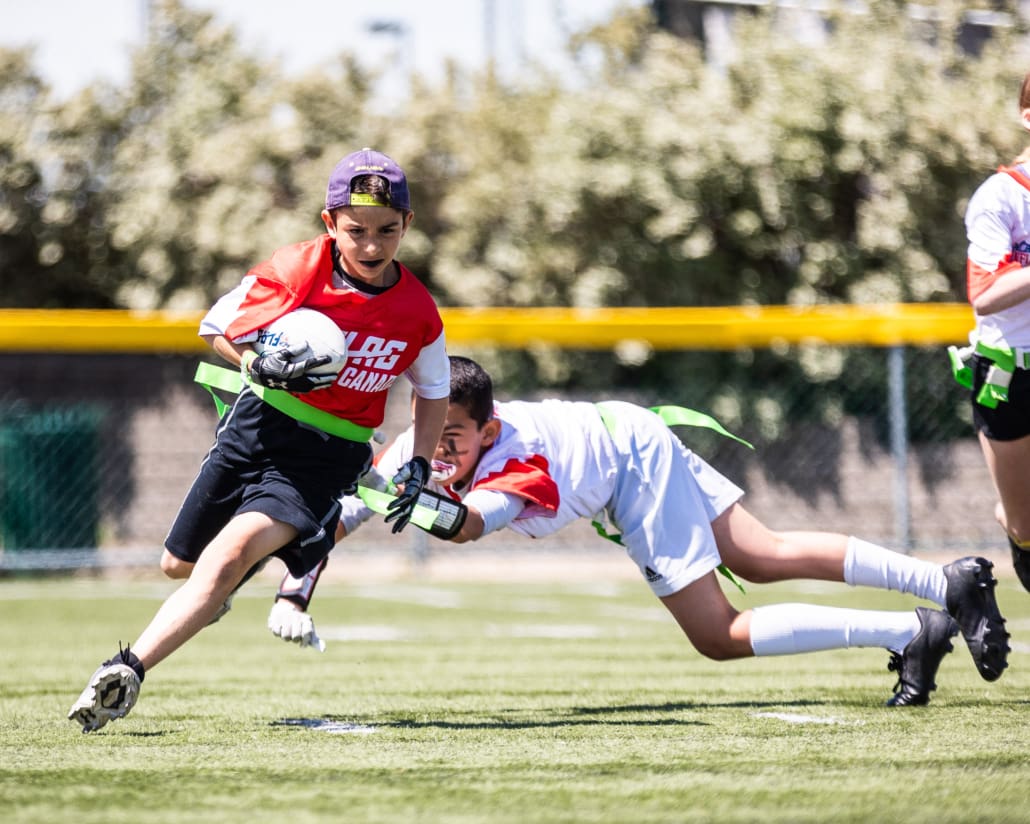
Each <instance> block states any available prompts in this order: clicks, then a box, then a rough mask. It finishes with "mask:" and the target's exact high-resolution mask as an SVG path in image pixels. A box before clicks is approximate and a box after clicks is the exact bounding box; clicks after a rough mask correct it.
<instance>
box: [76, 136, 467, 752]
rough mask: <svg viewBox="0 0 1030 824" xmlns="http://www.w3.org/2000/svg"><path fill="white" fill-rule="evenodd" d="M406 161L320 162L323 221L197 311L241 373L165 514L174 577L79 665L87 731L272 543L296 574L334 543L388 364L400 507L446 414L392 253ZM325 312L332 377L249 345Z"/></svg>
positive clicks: (432, 349) (209, 336) (219, 607)
mask: <svg viewBox="0 0 1030 824" xmlns="http://www.w3.org/2000/svg"><path fill="white" fill-rule="evenodd" d="M413 216H414V215H413V212H412V211H411V204H410V198H409V194H408V185H407V180H406V178H405V175H404V172H403V171H402V170H401V169H400V167H398V166H397V164H396V163H395V162H394V161H393V160H391V159H390V158H389V157H387V156H386V155H383V154H380V153H379V152H374V151H372V150H370V149H363V150H361V151H359V152H355V153H353V154H351V155H348V156H347V157H345V158H344V159H343V160H342V161H340V163H339V164H338V165H337V166H336V168H335V169H334V170H333V173H332V175H331V177H330V179H329V186H328V189H327V192H326V202H325V209H324V210H323V212H322V220H323V222H324V223H325V227H326V233H325V234H324V235H322V236H320V237H318V238H316V239H314V240H311V241H307V242H304V243H298V244H295V245H292V246H288V247H285V248H283V249H280V250H278V251H277V252H275V253H274V254H273V255H272V257H271V258H270V259H269V260H267V261H265V262H264V263H261V264H259V265H258V266H255V267H254V268H253V269H252V270H251V271H250V272H248V274H247V275H246V277H245V278H244V279H243V282H242V283H241V284H240V285H239V286H238V287H237V288H236V289H234V290H233V291H231V292H230V293H229V294H227V295H225V296H224V297H223V298H221V299H220V300H219V301H218V302H217V303H216V304H215V306H214V307H212V309H211V310H210V311H209V312H208V314H207V315H206V316H205V317H204V319H203V321H202V322H201V327H200V334H201V336H202V337H204V339H205V340H207V341H208V343H209V344H210V345H211V346H212V348H213V349H214V351H215V352H217V353H218V354H219V355H221V356H222V357H223V358H225V359H226V360H227V361H229V362H230V363H231V364H233V365H235V366H239V367H240V368H241V371H242V373H243V387H242V391H241V392H240V394H239V396H238V398H237V399H236V402H235V403H234V404H233V406H232V407H231V408H230V409H229V410H228V411H227V412H226V413H225V414H224V415H223V417H222V419H221V421H220V423H219V426H218V431H217V435H216V439H215V444H214V446H213V447H212V449H211V451H210V452H209V453H208V455H207V457H206V458H205V459H204V462H203V464H202V465H201V469H200V473H199V475H198V476H197V479H196V480H195V481H194V483H193V486H192V488H191V489H190V491H189V492H188V493H187V496H186V499H185V501H184V502H183V505H182V507H181V509H180V511H179V514H178V516H177V517H176V519H175V523H173V524H172V528H171V531H170V532H169V534H168V538H167V539H166V541H165V551H164V554H163V555H162V558H161V568H162V570H163V571H164V572H165V573H166V574H167V575H168V576H169V577H172V578H184V579H186V580H185V583H184V584H183V585H182V586H181V587H180V588H179V589H178V590H176V592H174V593H172V595H171V596H169V598H168V599H167V600H166V601H165V603H164V604H163V605H162V606H161V608H160V609H159V610H158V612H157V614H156V615H155V617H154V618H153V619H152V620H151V622H150V624H149V626H148V627H147V628H146V629H145V630H144V631H143V633H142V634H141V635H140V636H139V638H138V640H137V641H136V643H135V644H133V645H132V649H131V651H130V649H129V648H128V647H127V648H125V649H124V650H120V651H119V653H118V655H116V656H114V657H113V658H111V659H109V660H108V661H105V662H104V663H103V664H102V665H101V666H100V667H99V668H98V669H97V671H96V672H95V673H94V674H93V676H92V677H91V678H90V680H89V683H88V684H87V686H86V688H85V689H84V690H83V692H82V694H81V695H80V696H79V699H78V700H77V701H76V702H75V704H74V705H73V706H72V708H71V711H70V712H69V714H68V717H69V719H71V720H73V721H75V722H76V723H78V724H80V725H81V726H82V731H83V732H91V731H94V730H97V729H99V728H100V727H102V726H104V725H105V724H106V723H107V722H108V721H111V720H113V719H115V718H121V717H123V716H124V715H126V714H127V713H128V712H129V710H131V709H132V707H133V705H134V704H135V702H136V698H137V696H138V694H139V688H140V683H141V682H142V680H143V677H144V673H145V672H146V671H148V670H150V669H151V668H152V667H154V666H155V665H156V664H158V663H159V662H160V661H162V660H163V659H165V658H166V657H168V655H170V654H171V653H172V652H174V651H175V650H176V649H178V648H179V647H180V646H182V645H183V644H184V643H185V642H186V641H188V640H189V639H190V638H192V637H193V636H194V635H195V634H196V633H197V632H199V631H200V630H201V629H203V628H204V627H205V626H206V625H208V624H209V623H212V622H213V621H215V620H217V619H218V617H220V615H221V614H223V613H224V611H225V610H226V609H227V608H228V602H229V599H231V596H232V593H233V592H234V591H235V589H236V588H238V587H239V585H240V584H241V583H242V582H243V581H244V580H245V579H246V576H247V575H248V573H249V572H250V571H253V570H255V569H256V568H258V567H259V566H260V565H261V564H263V563H264V562H265V561H266V559H267V558H268V557H269V556H271V555H276V556H277V557H279V558H282V560H283V561H284V562H285V563H286V566H287V568H288V569H289V570H290V572H291V574H293V575H297V576H302V575H304V574H306V573H307V572H309V571H310V570H312V569H313V568H314V567H316V566H318V565H319V564H320V563H321V562H322V560H323V559H324V558H325V556H326V555H327V554H328V552H329V550H330V549H331V548H332V545H333V538H334V535H333V533H334V530H335V525H336V523H337V521H338V518H339V513H340V504H339V498H340V497H341V496H342V495H346V494H349V493H352V492H353V491H354V490H355V488H356V484H357V480H358V478H359V477H360V476H361V475H362V474H364V473H365V472H366V471H367V470H368V468H369V466H370V465H371V460H372V450H371V448H370V447H369V440H370V439H371V436H372V433H373V430H374V428H375V427H377V426H379V425H380V424H381V423H382V421H383V416H384V411H385V404H386V395H387V391H388V389H389V388H390V386H391V385H392V384H393V383H394V382H395V381H396V379H397V378H398V377H399V376H400V375H402V374H403V375H405V376H406V377H407V378H408V379H409V380H410V382H411V384H412V386H413V387H414V392H415V413H414V414H415V446H414V451H413V453H412V456H411V459H410V460H408V461H407V462H406V463H404V465H403V466H402V467H401V468H400V469H399V470H398V472H397V473H396V475H395V476H394V478H393V480H394V482H395V483H397V484H401V485H402V488H403V491H402V493H401V495H400V496H398V497H397V498H396V500H395V501H394V502H393V504H392V505H391V506H392V511H391V513H390V515H389V516H388V520H390V521H392V523H393V525H394V526H393V529H394V531H395V532H397V531H399V530H400V529H402V528H403V527H404V526H405V524H407V522H408V520H409V519H410V517H411V512H412V508H413V507H414V503H415V500H416V499H417V497H418V494H419V493H420V492H421V491H422V488H423V487H424V486H425V484H426V482H427V481H428V480H429V459H430V458H431V457H432V455H433V452H434V451H435V449H436V444H437V441H438V440H439V438H440V434H441V431H442V428H443V422H444V418H445V416H446V414H447V406H448V400H447V398H448V392H449V386H450V367H449V364H448V360H447V354H446V348H445V342H444V333H443V323H442V321H441V320H440V314H439V312H438V310H437V308H436V304H435V303H434V302H433V299H432V297H431V296H430V295H429V293H428V291H427V290H426V289H425V287H424V286H423V285H422V284H421V283H420V282H419V281H418V280H417V279H416V278H415V276H414V275H412V273H411V272H410V271H408V269H406V268H405V267H404V266H402V265H401V264H400V263H398V262H396V261H395V260H394V256H395V255H396V254H397V251H398V248H399V246H400V243H401V240H402V238H403V237H404V234H405V232H406V231H407V229H408V227H409V226H410V225H411V221H412V218H413ZM302 306H303V307H308V308H311V309H316V310H318V311H320V312H322V313H323V314H325V315H328V316H329V317H330V318H331V319H332V320H333V321H335V322H336V324H337V325H338V326H339V327H340V328H341V329H342V330H343V331H344V333H345V334H346V337H347V349H348V358H347V364H346V365H345V367H344V369H343V371H342V372H341V373H340V374H339V375H338V376H336V377H334V376H323V375H315V374H310V370H312V369H315V368H316V367H318V366H321V365H323V364H324V363H325V362H326V361H327V360H328V359H327V358H305V359H300V358H299V353H298V351H297V350H295V349H289V350H278V351H274V352H269V353H266V354H263V355H260V356H259V355H258V354H257V352H256V351H255V350H254V349H253V347H252V345H251V344H252V343H253V341H255V340H256V338H257V334H258V330H259V329H261V328H262V327H264V326H266V325H267V324H269V323H270V322H272V321H274V320H275V319H277V318H279V317H281V316H282V315H284V314H286V313H287V312H290V311H291V310H293V309H296V308H298V307H302Z"/></svg>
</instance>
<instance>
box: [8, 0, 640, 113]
mask: <svg viewBox="0 0 1030 824" xmlns="http://www.w3.org/2000/svg"><path fill="white" fill-rule="evenodd" d="M186 2H187V5H189V6H192V7H193V8H197V9H203V10H205V11H210V12H213V13H214V14H215V15H216V17H217V18H218V19H219V20H220V21H222V22H224V23H227V24H229V25H232V26H233V27H234V28H236V29H237V31H238V32H239V33H240V35H241V39H242V42H243V44H244V46H245V47H247V48H248V49H254V50H257V51H259V52H260V53H263V54H265V55H266V56H270V57H271V56H274V57H278V58H280V59H281V60H282V64H283V67H284V69H285V70H286V72H287V73H289V74H293V73H295V72H298V71H302V70H304V69H306V68H309V67H311V66H313V65H316V64H317V63H318V62H319V61H322V60H324V59H327V58H329V57H331V56H333V55H335V54H337V53H339V52H340V51H351V52H353V53H354V54H355V55H356V56H357V58H358V60H359V61H360V62H362V64H363V65H367V66H368V67H370V68H371V67H372V65H373V59H374V58H373V57H372V55H375V56H376V58H378V59H379V60H380V61H381V60H382V55H383V54H384V53H386V54H390V53H391V50H395V53H396V54H397V55H398V56H400V55H405V57H404V59H405V60H406V61H407V63H406V64H403V63H402V65H406V66H408V67H410V68H412V69H414V70H416V71H418V72H419V73H420V74H421V75H422V76H423V77H425V78H426V79H428V80H430V81H434V80H437V79H439V78H440V77H441V76H442V67H443V65H444V61H445V60H446V59H452V60H454V61H456V62H458V63H460V64H461V65H464V66H467V67H477V66H481V65H483V63H484V61H485V60H486V57H487V55H488V54H490V53H491V52H492V53H493V55H494V58H495V60H496V62H497V65H498V66H499V67H500V69H501V71H502V72H511V71H517V69H518V67H519V65H521V64H522V63H523V62H524V61H525V60H526V59H532V60H534V61H538V62H542V63H544V64H546V65H548V66H550V67H553V68H560V67H561V65H562V60H563V58H562V46H563V44H564V42H565V40H566V35H567V33H568V32H570V31H576V30H580V29H582V28H585V27H587V26H589V25H590V24H592V23H596V22H600V21H603V20H605V19H607V17H609V16H610V15H611V13H612V12H613V11H614V10H615V9H616V8H617V7H619V6H641V5H645V4H646V3H645V2H644V0H371V2H357V1H356V0H186ZM147 6H148V2H147V0H45V2H38V1H37V2H33V1H32V0H0V46H6V47H11V46H14V47H21V46H29V45H33V46H34V47H35V61H34V66H35V68H36V70H37V71H39V73H40V74H41V75H42V76H43V77H44V79H45V80H46V81H47V82H48V83H49V84H50V86H51V88H52V89H53V91H54V93H55V94H56V95H57V96H58V97H59V98H62V99H63V98H66V97H68V96H69V95H71V94H73V93H75V92H76V91H78V90H79V89H80V88H82V87H83V86H86V85H89V84H90V83H91V82H92V81H94V80H97V79H106V80H110V81H113V82H115V83H120V82H123V81H124V80H125V79H126V78H127V76H128V71H129V54H130V52H131V49H132V48H133V47H135V46H136V45H138V44H139V43H140V42H141V40H142V37H143V31H144V21H145V18H146V8H147ZM491 10H492V12H491ZM490 20H492V21H493V25H492V26H490V25H488V21H490ZM376 23H386V24H388V25H387V31H386V32H385V33H376V32H374V31H372V27H373V24H376ZM488 32H492V33H493V36H492V37H488V36H487V33H488ZM363 50H364V51H365V52H366V53H367V54H368V55H369V57H368V62H366V61H365V59H363V57H362V52H363ZM384 83H389V78H385V79H384ZM384 91H386V92H389V88H387V89H385V90H384ZM394 91H399V89H395V90H394Z"/></svg>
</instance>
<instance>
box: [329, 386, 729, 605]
mask: <svg viewBox="0 0 1030 824" xmlns="http://www.w3.org/2000/svg"><path fill="white" fill-rule="evenodd" d="M605 406H606V409H607V410H608V411H609V412H610V414H611V417H612V420H613V426H612V431H609V430H608V428H607V427H606V425H605V423H604V421H603V420H602V418H601V414H600V412H599V411H598V408H597V406H596V405H595V404H592V403H583V402H573V401H561V400H545V401H539V402H526V401H510V402H506V403H496V404H495V405H494V415H495V417H496V418H498V419H499V420H500V421H501V433H500V436H499V437H498V438H497V440H496V441H495V442H494V443H493V445H492V446H491V447H490V448H489V449H487V450H485V451H484V452H483V453H482V455H481V457H480V461H479V464H478V465H477V466H476V469H475V471H474V473H473V477H472V479H471V480H470V482H469V483H467V484H466V485H464V486H463V487H462V488H461V489H454V488H451V487H444V486H442V485H440V484H438V483H436V482H431V483H430V487H431V488H432V489H433V490H434V491H436V492H439V493H441V494H444V495H449V496H450V497H451V498H453V499H455V500H464V499H465V498H466V497H467V496H469V495H472V493H475V492H477V491H479V490H491V491H494V492H502V493H506V494H508V495H512V496H516V497H517V498H519V499H521V501H522V502H523V506H522V507H521V510H520V509H519V508H518V507H516V508H514V509H512V510H509V513H508V519H507V521H506V522H504V523H499V524H496V525H495V526H496V528H500V527H503V526H507V527H508V528H509V529H512V530H514V531H515V532H518V533H520V534H522V535H527V536H529V537H532V538H537V537H542V536H545V535H549V534H551V533H553V532H556V531H558V530H559V529H561V528H562V527H564V526H567V525H568V524H569V523H571V522H572V521H575V520H577V519H578V518H598V519H605V520H608V521H610V525H607V524H606V526H607V528H608V530H609V531H612V530H615V531H617V532H618V533H619V534H621V536H622V538H621V540H622V543H623V545H624V546H625V547H626V551H627V552H628V553H629V555H630V557H631V558H632V559H633V560H634V561H635V562H636V563H637V565H638V567H639V568H640V570H641V573H642V574H643V575H644V576H645V577H646V578H647V580H648V583H649V584H650V586H651V587H652V589H653V590H654V592H655V593H656V594H657V595H659V596H662V595H669V594H671V593H673V592H677V591H678V590H679V589H682V588H683V587H684V586H686V585H687V584H689V583H692V582H693V581H695V580H697V579H698V578H700V577H701V576H702V575H704V574H705V573H707V572H710V571H711V570H713V569H715V568H716V567H717V566H718V565H719V563H720V558H719V553H718V550H717V548H716V546H715V538H714V536H713V534H712V530H711V522H712V521H713V520H714V519H715V518H716V517H718V516H719V515H720V514H722V512H724V511H725V510H726V509H727V508H729V507H730V506H731V505H732V504H733V503H735V502H736V501H737V500H739V499H740V498H741V497H742V496H743V494H744V493H743V492H742V490H741V489H740V488H739V487H737V486H736V485H734V484H733V483H731V482H730V481H729V480H727V479H726V478H724V477H723V476H722V475H720V474H719V473H718V472H717V471H716V470H715V469H713V468H712V467H711V466H709V465H708V464H707V463H705V462H704V461H703V460H701V458H699V457H698V456H697V455H695V454H694V453H693V452H691V451H690V450H689V449H687V448H686V447H685V446H683V444H682V443H680V441H679V440H678V439H677V438H676V436H675V435H674V434H673V432H672V431H671V430H670V429H669V428H668V427H667V426H666V425H665V424H664V423H663V422H662V420H661V418H659V417H658V416H657V415H656V414H655V413H653V412H651V411H650V410H647V409H643V408H641V407H639V406H634V405H633V404H628V403H620V402H607V403H606V404H605ZM412 443H413V432H412V430H411V429H409V430H407V431H406V432H405V433H404V434H402V435H401V436H400V437H399V438H398V439H397V440H396V441H395V442H394V443H393V444H392V445H391V446H390V447H388V448H387V449H386V450H385V451H384V452H383V453H382V454H381V455H380V456H379V458H378V460H377V463H376V466H377V469H378V470H379V473H380V474H381V475H383V476H384V477H386V478H390V477H392V476H393V475H394V474H395V473H396V471H397V469H398V468H399V467H400V466H401V465H403V464H404V463H405V462H406V461H407V460H409V459H410V457H411V454H412ZM341 503H342V504H343V507H344V515H343V518H347V517H348V515H350V514H353V515H355V516H357V519H358V520H360V519H361V517H360V515H361V511H362V510H363V504H362V503H361V501H360V500H359V499H357V498H355V497H349V498H344V499H343V500H342V502H341ZM364 514H365V515H367V514H368V512H367V510H364Z"/></svg>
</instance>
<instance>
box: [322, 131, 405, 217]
mask: <svg viewBox="0 0 1030 824" xmlns="http://www.w3.org/2000/svg"><path fill="white" fill-rule="evenodd" d="M362 175H377V176H378V177H381V178H384V179H385V180H386V182H387V183H388V184H389V185H390V202H389V203H381V202H377V201H376V200H375V199H374V198H373V197H372V196H371V195H364V194H351V184H352V183H353V182H354V178H356V177H361V176H362ZM341 206H390V207H392V208H394V209H403V210H405V211H410V210H411V197H410V195H409V194H408V179H407V178H406V177H405V176H404V170H403V169H401V167H400V166H398V165H397V163H396V162H395V161H394V160H392V159H390V158H389V157H387V156H386V155H384V154H383V153H382V152H376V151H373V150H372V149H369V148H367V147H366V148H364V149H362V150H361V151H360V152H353V153H352V154H349V155H347V156H346V157H345V158H344V159H343V160H341V161H340V162H339V163H337V164H336V168H335V169H333V173H332V174H331V175H330V176H329V187H328V188H327V189H326V192H325V208H326V209H328V210H329V211H332V210H333V209H338V208H339V207H341Z"/></svg>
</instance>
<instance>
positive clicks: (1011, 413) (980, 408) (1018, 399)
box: [972, 355, 1030, 441]
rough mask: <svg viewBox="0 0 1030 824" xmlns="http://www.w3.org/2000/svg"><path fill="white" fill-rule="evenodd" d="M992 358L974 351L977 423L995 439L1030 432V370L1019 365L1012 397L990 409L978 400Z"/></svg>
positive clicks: (1010, 393) (979, 428) (974, 400)
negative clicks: (975, 353) (1020, 367)
mask: <svg viewBox="0 0 1030 824" xmlns="http://www.w3.org/2000/svg"><path fill="white" fill-rule="evenodd" d="M991 363H992V361H991V360H990V359H989V358H985V357H983V356H982V355H973V363H972V366H973V389H972V400H973V427H974V428H975V429H976V431H977V432H983V433H984V435H986V436H987V437H988V438H990V439H991V440H992V441H1015V440H1018V439H1019V438H1023V437H1025V436H1027V435H1030V371H1028V370H1026V369H1017V370H1016V371H1015V373H1014V374H1013V375H1012V382H1011V383H1010V384H1009V399H1008V400H1007V401H1002V402H1001V403H999V404H998V406H997V408H995V409H989V408H988V407H986V406H984V405H983V404H980V403H977V402H976V396H977V393H978V392H979V391H980V387H981V386H983V384H984V379H985V378H986V377H987V370H988V369H990V368H991Z"/></svg>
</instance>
